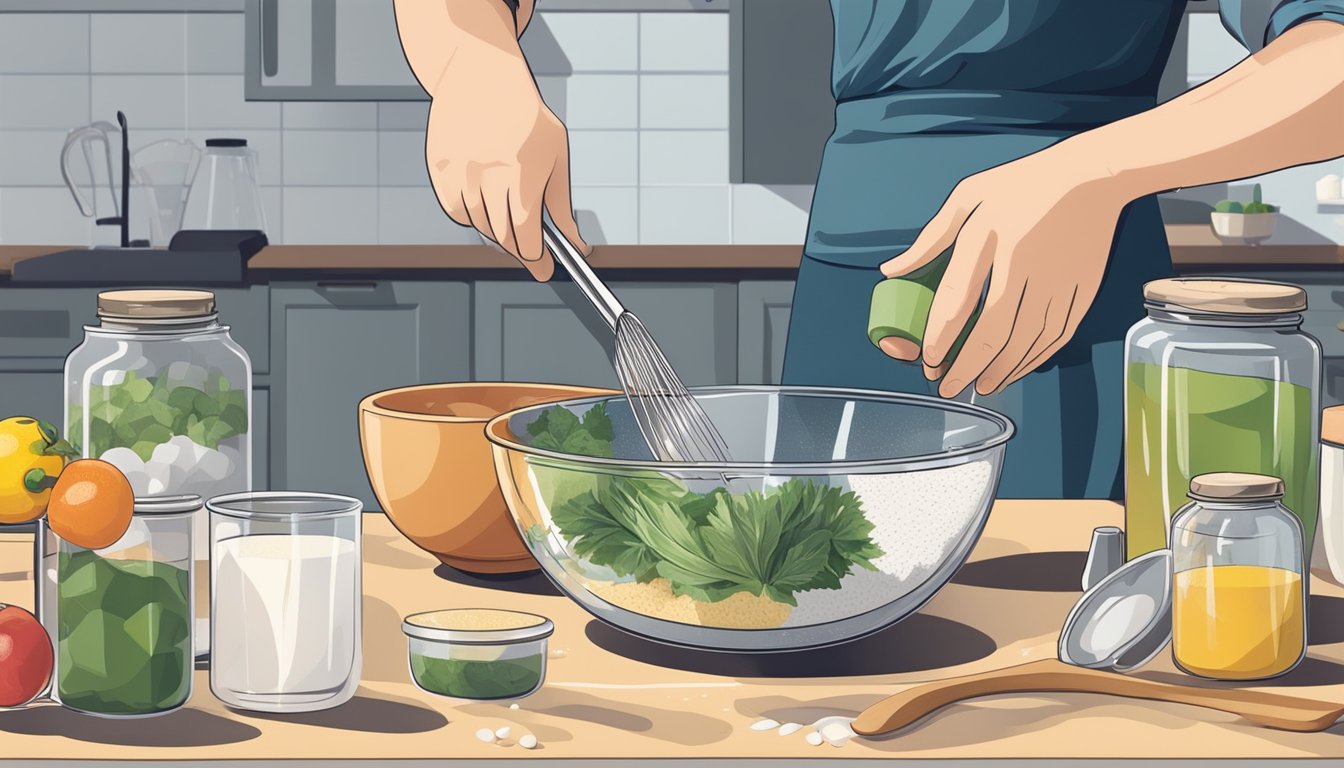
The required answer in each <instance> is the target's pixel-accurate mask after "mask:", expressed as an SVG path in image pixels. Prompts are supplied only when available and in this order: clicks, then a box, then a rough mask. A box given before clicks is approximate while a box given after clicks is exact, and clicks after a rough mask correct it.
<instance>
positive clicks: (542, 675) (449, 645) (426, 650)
mask: <svg viewBox="0 0 1344 768" xmlns="http://www.w3.org/2000/svg"><path fill="white" fill-rule="evenodd" d="M401 631H402V632H404V633H405V634H406V638H407V641H408V644H409V654H410V669H411V679H412V680H413V681H414V682H415V685H416V687H417V688H419V689H420V690H422V691H425V692H427V693H433V694H436V695H438V696H449V697H452V698H455V699H471V700H474V701H489V700H495V699H519V698H522V697H524V696H527V695H529V694H531V693H533V692H535V691H536V690H537V689H538V688H540V687H541V683H542V681H543V680H545V679H546V638H548V637H550V636H551V633H552V632H554V631H555V625H554V624H552V623H551V620H550V619H547V618H544V617H542V616H537V615H536V614H532V613H523V612H520V611H503V610H496V609H491V608H458V609H449V610H442V611H428V612H425V613H414V614H411V615H410V616H407V617H406V618H405V619H404V620H402V623H401Z"/></svg>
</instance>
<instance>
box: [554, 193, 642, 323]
mask: <svg viewBox="0 0 1344 768" xmlns="http://www.w3.org/2000/svg"><path fill="white" fill-rule="evenodd" d="M541 239H542V242H544V243H545V244H546V247H547V248H549V249H550V251H551V253H552V254H554V255H555V260H556V261H558V262H560V265H561V266H563V267H564V268H565V271H566V272H568V273H569V275H570V277H572V278H573V279H574V283H575V285H577V286H579V290H580V291H582V292H583V295H584V296H586V297H588V300H589V301H591V302H592V303H593V306H594V307H596V308H597V311H598V312H599V313H600V314H601V315H602V319H603V320H605V321H606V322H607V325H609V326H611V330H612V331H613V332H614V331H615V330H616V321H617V319H619V318H620V316H621V315H623V314H625V306H624V305H622V304H621V302H620V301H619V300H618V299H617V298H616V294H614V293H612V292H611V289H609V288H607V285H606V283H604V282H602V280H601V278H599V277H598V276H597V274H596V273H595V272H593V268H592V267H590V266H588V260H587V259H585V258H583V254H582V253H579V249H578V248H575V247H574V244H573V243H571V242H569V238H567V237H565V236H564V235H562V234H560V231H559V230H558V229H556V228H555V224H553V223H551V217H550V216H542V218H541Z"/></svg>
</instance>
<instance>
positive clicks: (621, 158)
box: [569, 130, 640, 186]
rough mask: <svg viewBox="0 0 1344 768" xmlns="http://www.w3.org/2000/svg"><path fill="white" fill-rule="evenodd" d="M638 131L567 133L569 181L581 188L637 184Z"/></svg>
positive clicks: (576, 131)
mask: <svg viewBox="0 0 1344 768" xmlns="http://www.w3.org/2000/svg"><path fill="white" fill-rule="evenodd" d="M639 138H640V137H639V132H638V131H578V130H575V131H570V132H569V177H570V182H571V183H572V184H579V185H584V186H619V185H630V186H634V185H636V184H638V183H639Z"/></svg>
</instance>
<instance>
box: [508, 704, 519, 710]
mask: <svg viewBox="0 0 1344 768" xmlns="http://www.w3.org/2000/svg"><path fill="white" fill-rule="evenodd" d="M517 708H518V705H517V704H516V703H515V704H510V705H509V709H517Z"/></svg>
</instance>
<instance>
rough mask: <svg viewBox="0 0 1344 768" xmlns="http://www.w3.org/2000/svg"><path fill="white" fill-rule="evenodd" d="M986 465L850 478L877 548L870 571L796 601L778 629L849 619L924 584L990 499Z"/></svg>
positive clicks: (852, 574)
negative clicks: (876, 554) (833, 587)
mask: <svg viewBox="0 0 1344 768" xmlns="http://www.w3.org/2000/svg"><path fill="white" fill-rule="evenodd" d="M993 475H994V471H993V467H992V466H991V465H990V463H989V462H987V461H973V462H969V463H966V464H959V465H956V466H952V467H944V468H941V469H929V470H922V471H917V472H901V473H897V474H889V475H879V474H872V475H850V476H849V477H848V480H849V488H850V490H852V491H853V492H854V493H855V494H856V495H857V496H858V497H859V501H860V503H862V505H863V511H864V514H865V515H866V516H867V518H868V520H869V521H870V522H871V523H872V524H873V532H872V539H873V543H874V544H876V545H877V546H878V547H879V548H881V550H882V553H883V554H882V556H881V557H879V558H877V559H876V560H874V561H873V565H874V566H876V567H877V570H876V571H869V570H866V569H863V568H859V567H857V566H856V567H855V568H854V569H853V570H852V571H851V572H850V573H849V574H848V575H846V576H845V577H844V578H843V579H842V580H841V582H840V589H838V590H832V589H817V590H811V591H808V592H801V593H799V594H798V595H796V598H797V600H798V607H797V608H795V609H793V612H792V613H791V614H790V615H789V618H788V620H787V621H786V622H785V624H784V626H786V627H796V626H805V625H809V624H821V623H825V622H827V621H834V620H836V619H843V618H848V617H850V616H857V615H859V614H861V613H866V612H868V611H871V610H874V609H876V608H880V607H881V606H883V605H886V604H887V603H890V602H893V601H895V600H898V599H900V598H901V597H904V596H905V595H906V594H908V593H910V592H911V591H912V590H914V589H915V588H917V587H918V586H920V585H921V584H923V583H924V581H925V580H927V579H928V578H929V576H930V575H932V574H933V572H934V570H936V569H937V568H938V566H939V565H941V564H942V562H943V560H944V559H945V558H946V557H947V554H948V552H949V551H951V550H952V549H954V548H955V547H956V544H957V542H958V541H959V540H960V539H961V537H963V536H965V535H966V534H967V530H968V529H969V528H970V527H971V526H972V525H974V524H975V523H976V521H977V519H978V516H979V514H980V512H981V509H982V508H983V507H984V506H985V505H986V502H987V497H988V495H989V493H990V480H991V479H992V478H993Z"/></svg>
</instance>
